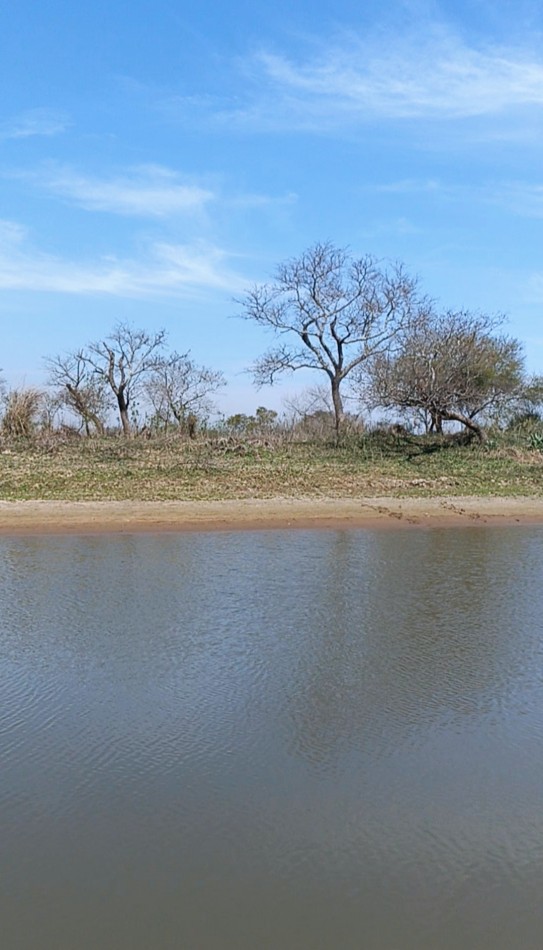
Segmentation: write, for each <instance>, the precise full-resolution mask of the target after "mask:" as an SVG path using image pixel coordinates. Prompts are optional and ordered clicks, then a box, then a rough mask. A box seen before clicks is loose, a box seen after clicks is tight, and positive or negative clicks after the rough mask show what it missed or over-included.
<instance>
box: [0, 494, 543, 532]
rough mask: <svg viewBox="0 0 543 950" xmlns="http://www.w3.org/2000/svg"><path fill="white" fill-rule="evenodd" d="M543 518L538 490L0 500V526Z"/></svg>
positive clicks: (113, 527) (182, 526)
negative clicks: (518, 494)
mask: <svg viewBox="0 0 543 950" xmlns="http://www.w3.org/2000/svg"><path fill="white" fill-rule="evenodd" d="M511 524H543V498H472V497H470V498H458V497H453V496H450V497H436V498H357V499H353V498H317V499H293V498H274V499H270V500H251V499H246V500H241V501H213V502H192V501H178V502H137V501H107V502H63V501H21V502H8V501H4V502H0V532H1V533H2V534H34V533H88V532H135V531H202V530H205V531H208V530H215V531H216V530H244V529H245V530H251V529H252V530H255V529H263V528H287V527H288V528H294V527H300V528H338V527H342V528H363V527H368V528H374V527H379V528H386V527H417V526H418V527H444V526H459V525H511Z"/></svg>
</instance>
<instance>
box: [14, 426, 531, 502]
mask: <svg viewBox="0 0 543 950" xmlns="http://www.w3.org/2000/svg"><path fill="white" fill-rule="evenodd" d="M447 494H454V495H480V496H488V495H496V496H498V495H502V496H504V495H505V496H507V495H509V496H519V495H528V496H530V495H531V496H541V495H543V452H542V451H541V449H540V448H539V447H533V446H530V444H529V442H528V441H527V440H522V439H516V440H515V439H512V438H505V437H501V438H499V439H489V440H488V442H487V443H486V444H484V445H476V444H470V445H458V444H455V443H454V442H451V441H446V440H435V439H434V440H432V439H430V438H421V437H418V438H417V437H400V438H397V437H393V436H390V435H387V436H382V435H377V436H375V435H374V436H371V435H370V436H366V437H358V438H356V439H353V440H352V441H349V442H347V443H346V444H345V445H343V446H340V447H338V448H336V447H334V446H333V445H331V444H327V443H323V442H290V443H289V442H288V441H283V442H282V443H279V444H277V445H274V444H270V443H269V442H266V441H265V440H253V441H245V442H243V441H236V440H231V439H215V440H214V439H203V438H202V439H200V440H196V441H194V442H190V441H182V440H180V439H178V438H174V437H172V438H168V439H166V438H164V437H161V438H160V437H156V438H153V439H148V440H147V439H141V438H134V439H131V440H126V439H122V438H121V437H115V436H110V437H107V438H96V439H95V438H92V439H84V438H81V439H77V438H70V439H64V438H62V437H61V436H59V435H57V434H53V435H50V436H47V437H45V436H41V437H40V438H39V439H36V440H30V441H26V442H19V443H17V442H11V443H4V444H3V445H2V446H1V447H0V499H2V500H5V501H15V500H25V499H35V500H66V501H104V500H118V501H122V500H134V501H161V500H164V501H166V500H190V501H199V500H202V501H203V500H207V501H211V500H221V499H242V498H249V497H250V498H273V497H277V496H286V497H315V498H318V497H343V498H354V497H357V496H361V495H364V496H389V497H395V496H400V495H401V496H419V497H420V496H432V495H447Z"/></svg>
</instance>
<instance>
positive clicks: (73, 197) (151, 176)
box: [25, 165, 214, 218]
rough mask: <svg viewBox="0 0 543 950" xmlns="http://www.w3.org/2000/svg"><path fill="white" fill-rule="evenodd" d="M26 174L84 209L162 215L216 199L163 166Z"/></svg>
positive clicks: (199, 206)
mask: <svg viewBox="0 0 543 950" xmlns="http://www.w3.org/2000/svg"><path fill="white" fill-rule="evenodd" d="M25 177H27V178H29V179H30V180H32V181H33V182H34V183H35V184H37V185H38V186H40V187H41V188H44V189H46V190H47V191H49V192H50V193H51V194H54V195H56V196H58V197H60V198H64V199H66V200H68V201H70V202H73V203H74V204H76V205H78V206H79V207H81V208H86V209H87V210H89V211H106V212H112V213H114V214H121V215H133V216H141V217H156V218H163V217H167V216H171V215H176V214H186V213H191V212H197V211H200V210H201V209H202V208H203V207H204V206H205V205H206V204H208V203H209V202H210V201H212V200H213V198H214V194H213V192H212V191H210V190H209V189H207V188H203V187H201V186H200V185H198V184H193V183H191V182H187V181H184V180H182V179H181V178H180V176H179V175H178V174H177V173H176V172H174V171H172V170H171V169H169V168H165V167H164V166H162V165H145V166H140V167H137V168H131V169H128V170H127V171H125V172H123V173H122V174H118V175H112V176H109V177H99V176H92V175H85V174H81V173H80V172H77V171H75V170H74V169H72V168H70V167H66V166H61V167H58V166H54V165H50V166H48V167H47V168H45V169H42V170H41V171H40V172H35V173H33V174H32V175H26V176H25Z"/></svg>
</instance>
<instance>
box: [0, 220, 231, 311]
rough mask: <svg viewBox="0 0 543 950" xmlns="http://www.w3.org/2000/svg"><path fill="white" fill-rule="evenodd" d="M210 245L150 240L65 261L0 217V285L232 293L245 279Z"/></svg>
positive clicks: (138, 293)
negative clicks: (141, 249)
mask: <svg viewBox="0 0 543 950" xmlns="http://www.w3.org/2000/svg"><path fill="white" fill-rule="evenodd" d="M228 261H229V255H228V254H227V253H226V252H225V251H224V250H222V249H220V248H217V247H215V246H213V245H207V244H205V243H203V242H199V243H196V244H193V245H181V244H168V243H154V244H152V245H150V246H149V248H148V249H146V251H145V253H143V254H141V255H140V256H139V257H138V258H120V257H114V256H110V257H105V258H100V259H98V260H96V261H75V260H69V259H68V260H67V259H64V258H61V257H59V256H55V255H52V254H48V253H45V252H43V251H40V250H37V249H35V248H33V247H32V246H31V243H30V242H29V240H28V236H27V234H26V232H25V230H24V228H22V227H21V226H20V225H18V224H17V223H15V222H11V221H0V288H2V289H4V290H25V291H34V292H50V293H60V294H79V295H95V294H105V295H109V296H114V297H125V298H137V297H153V296H155V297H156V296H174V297H175V296H185V297H190V296H193V297H194V296H198V295H201V294H205V293H209V292H212V291H225V292H229V293H235V292H238V291H240V290H241V289H243V287H244V286H245V283H246V282H245V280H244V279H243V278H242V277H241V276H240V275H239V274H237V273H236V272H235V271H233V270H231V268H230V266H229V263H228Z"/></svg>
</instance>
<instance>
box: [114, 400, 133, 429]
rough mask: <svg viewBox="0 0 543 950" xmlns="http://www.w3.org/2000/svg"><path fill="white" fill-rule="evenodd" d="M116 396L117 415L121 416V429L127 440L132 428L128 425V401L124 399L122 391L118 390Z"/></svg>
mask: <svg viewBox="0 0 543 950" xmlns="http://www.w3.org/2000/svg"><path fill="white" fill-rule="evenodd" d="M116 395H117V403H118V406H119V413H120V416H121V425H122V427H123V435H125V436H126V437H127V438H129V437H130V436H131V435H132V426H131V425H130V419H129V416H128V400H127V399H125V395H124V391H123V390H122V389H120V390H119V392H118V393H117V394H116Z"/></svg>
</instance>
